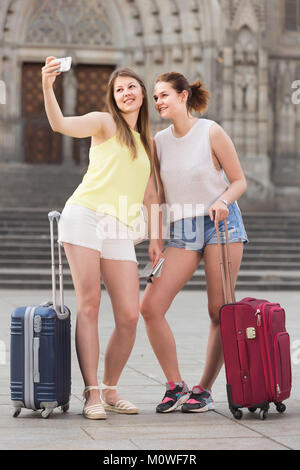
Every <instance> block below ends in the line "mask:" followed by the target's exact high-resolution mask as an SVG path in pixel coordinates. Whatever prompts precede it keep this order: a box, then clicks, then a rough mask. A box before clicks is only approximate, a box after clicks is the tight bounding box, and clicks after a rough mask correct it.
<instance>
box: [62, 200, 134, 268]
mask: <svg viewBox="0 0 300 470" xmlns="http://www.w3.org/2000/svg"><path fill="white" fill-rule="evenodd" d="M130 234H131V230H130V228H128V227H127V225H125V224H123V223H122V222H120V221H119V220H118V219H117V218H116V217H113V216H111V215H108V214H103V213H97V212H95V211H92V210H91V209H88V208H87V207H83V206H79V205H77V204H67V205H66V206H65V207H64V209H63V211H62V213H61V216H60V220H59V223H58V243H59V244H60V245H62V244H63V242H66V243H72V244H73V245H79V246H84V247H86V248H91V249H92V250H97V251H99V252H100V254H101V257H102V258H104V259H113V260H120V261H121V260H122V261H135V262H136V263H137V259H136V254H135V248H134V242H133V240H132V239H131V238H130Z"/></svg>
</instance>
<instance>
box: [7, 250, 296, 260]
mask: <svg viewBox="0 0 300 470" xmlns="http://www.w3.org/2000/svg"><path fill="white" fill-rule="evenodd" d="M274 252H276V257H275V256H274V254H273V253H266V252H262V253H252V252H250V250H249V248H247V249H245V251H244V255H243V264H244V263H245V262H247V261H250V262H253V263H255V262H259V263H262V262H274V263H276V262H277V261H278V262H280V263H283V262H286V263H291V264H296V263H299V264H300V251H299V253H298V254H292V255H289V256H288V254H287V253H286V252H284V253H277V251H276V250H274ZM62 253H63V260H64V262H67V261H66V257H65V254H64V251H63V252H62ZM137 257H138V261H143V262H144V261H145V262H148V259H149V257H148V253H147V251H146V250H145V251H144V252H140V253H137ZM55 258H56V259H58V255H57V252H56V253H55ZM23 260H24V261H32V262H34V261H39V262H48V261H49V260H50V252H49V250H43V251H36V250H35V249H32V250H26V251H21V252H16V251H12V252H1V258H0V262H1V263H5V261H8V262H17V261H20V262H22V261H23Z"/></svg>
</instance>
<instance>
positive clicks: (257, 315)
mask: <svg viewBox="0 0 300 470" xmlns="http://www.w3.org/2000/svg"><path fill="white" fill-rule="evenodd" d="M255 316H256V318H257V326H261V314H260V309H259V308H258V309H257V310H256V312H255Z"/></svg>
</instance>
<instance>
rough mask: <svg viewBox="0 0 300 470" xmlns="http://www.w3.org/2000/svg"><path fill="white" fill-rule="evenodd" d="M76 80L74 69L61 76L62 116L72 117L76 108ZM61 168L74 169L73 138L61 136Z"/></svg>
mask: <svg viewBox="0 0 300 470" xmlns="http://www.w3.org/2000/svg"><path fill="white" fill-rule="evenodd" d="M76 94H77V80H76V75H75V72H74V69H72V67H71V69H70V70H69V72H68V73H65V74H64V76H63V109H62V112H63V114H64V116H74V115H75V108H76ZM62 143H63V144H62V166H63V167H66V168H70V167H74V165H75V162H74V160H73V137H70V136H67V135H63V136H62Z"/></svg>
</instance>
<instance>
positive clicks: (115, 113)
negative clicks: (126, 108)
mask: <svg viewBox="0 0 300 470" xmlns="http://www.w3.org/2000/svg"><path fill="white" fill-rule="evenodd" d="M117 77H132V78H134V79H135V80H136V81H137V82H138V83H139V84H140V86H141V88H142V92H143V103H142V106H141V109H140V112H139V115H138V120H137V130H138V132H139V133H140V136H141V141H142V143H143V145H144V148H145V151H146V153H147V155H148V157H149V160H150V165H151V169H152V168H153V152H152V145H151V134H150V125H149V105H148V97H147V91H146V87H145V85H144V83H143V81H142V79H141V78H140V77H139V76H138V75H137V74H136V73H135V72H134V71H133V70H131V69H129V68H127V67H124V68H119V69H116V70H114V71H113V73H112V74H111V76H110V78H109V82H108V88H107V94H106V104H107V108H108V111H109V113H110V114H111V115H112V117H113V119H114V121H115V123H116V126H117V139H118V140H119V142H120V143H121V144H122V145H126V146H127V147H128V148H129V150H130V152H131V154H132V157H133V159H135V158H137V149H136V144H135V140H134V137H133V134H132V132H131V130H130V127H129V125H128V124H127V122H126V120H125V119H124V118H123V116H122V114H121V112H120V110H119V108H118V106H117V104H116V101H115V98H114V83H115V80H116V78H117Z"/></svg>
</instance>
